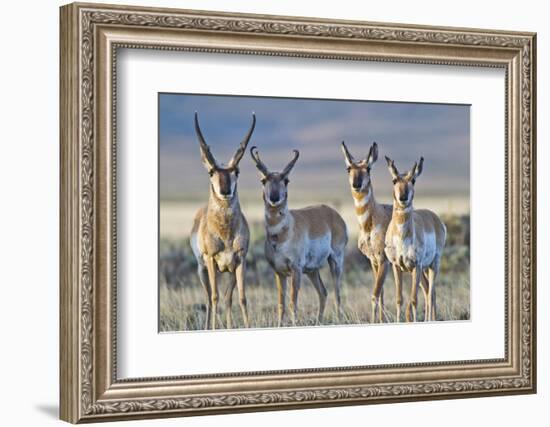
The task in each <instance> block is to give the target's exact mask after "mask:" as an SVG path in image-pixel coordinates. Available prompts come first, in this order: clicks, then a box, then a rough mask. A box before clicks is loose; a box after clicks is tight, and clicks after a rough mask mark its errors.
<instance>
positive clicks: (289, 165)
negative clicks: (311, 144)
mask: <svg viewBox="0 0 550 427" xmlns="http://www.w3.org/2000/svg"><path fill="white" fill-rule="evenodd" d="M292 152H293V153H294V158H293V159H292V160H291V161H290V163H289V164H288V165H286V167H285V169H284V170H283V172H282V173H281V175H283V176H284V177H285V178H286V177H287V176H288V174H289V173H290V171H291V170H292V168H293V167H294V165H295V163H296V161H297V160H298V157H300V152H299V151H298V150H292Z"/></svg>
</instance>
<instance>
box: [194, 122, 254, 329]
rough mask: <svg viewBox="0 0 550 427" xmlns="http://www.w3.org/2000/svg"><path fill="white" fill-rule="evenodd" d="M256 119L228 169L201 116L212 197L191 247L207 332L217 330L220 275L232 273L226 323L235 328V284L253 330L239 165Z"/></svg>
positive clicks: (198, 216)
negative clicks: (212, 146)
mask: <svg viewBox="0 0 550 427" xmlns="http://www.w3.org/2000/svg"><path fill="white" fill-rule="evenodd" d="M255 125H256V116H255V115H254V114H252V125H251V126H250V129H249V131H248V133H247V134H246V136H245V137H244V139H243V140H242V142H241V143H240V145H239V148H238V149H237V151H236V153H235V154H234V155H233V157H232V158H231V160H230V161H229V163H228V164H227V166H225V165H221V164H218V163H217V162H216V160H215V159H214V156H213V155H212V153H211V152H210V147H209V146H208V145H207V144H206V141H205V140H204V136H203V135H202V132H201V129H200V126H199V120H198V117H197V113H195V131H196V133H197V137H198V140H199V145H200V152H201V159H202V163H203V165H204V167H205V168H206V170H207V171H208V174H209V175H210V196H209V199H208V205H207V206H205V207H203V208H201V209H199V211H198V212H197V214H196V215H195V220H194V223H193V229H192V230H191V237H190V243H191V248H192V249H193V253H194V254H195V257H196V258H197V263H198V274H199V279H200V281H201V283H202V285H203V287H204V289H205V291H206V294H207V298H208V301H207V310H206V325H205V329H210V326H212V329H216V316H217V305H218V279H219V273H223V272H229V273H230V274H231V280H230V284H229V288H228V289H227V292H226V294H225V297H226V323H227V328H231V305H232V298H233V290H234V289H235V284H236V285H237V288H238V291H239V303H240V306H241V311H242V315H243V319H244V324H245V327H249V322H248V312H247V308H246V295H245V288H244V287H245V283H244V277H245V258H246V253H247V251H248V243H249V239H250V233H249V230H248V223H247V222H246V218H245V217H244V215H243V214H242V212H241V207H240V204H239V196H238V194H237V177H238V176H239V161H240V160H241V158H242V157H243V154H244V153H245V150H246V146H247V144H248V141H249V140H250V137H251V136H252V132H253V131H254V126H255Z"/></svg>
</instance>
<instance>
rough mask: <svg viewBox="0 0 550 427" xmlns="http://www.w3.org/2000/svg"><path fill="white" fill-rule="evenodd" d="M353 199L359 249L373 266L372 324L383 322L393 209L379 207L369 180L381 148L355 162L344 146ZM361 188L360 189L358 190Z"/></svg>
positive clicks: (398, 307)
mask: <svg viewBox="0 0 550 427" xmlns="http://www.w3.org/2000/svg"><path fill="white" fill-rule="evenodd" d="M342 148H343V151H344V155H345V161H346V165H347V167H348V180H349V184H350V187H351V195H352V197H353V200H354V205H355V215H356V217H357V220H358V223H359V236H358V239H357V246H358V247H359V250H360V251H361V253H362V254H363V255H365V256H366V257H367V258H368V259H369V262H370V264H371V269H372V274H373V276H374V286H373V289H372V296H371V306H372V313H371V321H372V322H377V321H379V322H382V321H383V320H384V302H383V300H384V296H383V295H384V288H383V286H384V281H385V278H386V275H387V271H388V268H389V262H388V259H387V257H386V253H385V246H386V245H385V238H386V230H387V227H388V224H389V222H390V219H391V211H392V208H391V206H390V205H385V204H380V203H377V201H376V198H375V197H374V190H373V186H372V181H371V177H370V169H371V167H372V165H373V164H374V162H376V159H377V158H378V146H377V144H376V143H373V144H372V146H371V149H370V151H369V154H368V155H367V157H366V158H365V159H363V160H359V161H356V160H355V159H353V157H352V156H351V153H349V151H348V150H347V147H346V146H345V144H344V143H342ZM356 186H359V188H355V187H356ZM398 300H399V298H398ZM400 307H401V305H400V301H399V302H398V304H397V314H396V319H397V320H399V318H400Z"/></svg>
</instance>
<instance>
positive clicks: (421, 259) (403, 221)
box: [385, 159, 446, 321]
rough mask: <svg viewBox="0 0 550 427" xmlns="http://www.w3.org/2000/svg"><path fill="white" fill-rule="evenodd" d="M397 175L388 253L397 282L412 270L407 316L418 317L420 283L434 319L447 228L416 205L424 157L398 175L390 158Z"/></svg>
mask: <svg viewBox="0 0 550 427" xmlns="http://www.w3.org/2000/svg"><path fill="white" fill-rule="evenodd" d="M387 161H388V165H389V168H390V172H391V173H392V176H393V178H394V195H393V199H394V203H393V213H392V220H391V222H390V224H389V226H388V231H387V233H386V239H385V241H386V255H387V257H388V259H389V260H390V262H391V263H392V265H393V267H394V276H395V280H396V282H398V281H399V282H401V274H402V272H409V273H411V274H412V285H411V296H410V302H409V305H408V307H407V320H411V318H412V320H414V321H416V304H417V291H418V286H419V285H420V286H422V290H423V292H424V297H425V299H426V315H425V320H426V321H429V320H435V319H436V312H435V289H434V287H435V278H436V276H437V274H438V272H439V265H440V261H441V256H442V253H443V248H444V246H445V239H446V228H445V225H444V224H443V222H442V221H441V219H440V218H439V217H438V216H437V215H436V214H435V213H434V212H432V211H430V210H427V209H419V210H415V209H414V208H413V197H414V181H415V179H416V177H417V176H418V175H420V173H421V171H422V164H423V159H421V161H420V164H419V165H418V166H417V164H415V166H414V167H413V169H412V170H411V171H410V172H408V173H407V174H403V175H399V174H398V172H397V169H395V166H394V165H393V161H391V160H390V159H387Z"/></svg>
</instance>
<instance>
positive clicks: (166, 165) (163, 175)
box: [159, 93, 470, 331]
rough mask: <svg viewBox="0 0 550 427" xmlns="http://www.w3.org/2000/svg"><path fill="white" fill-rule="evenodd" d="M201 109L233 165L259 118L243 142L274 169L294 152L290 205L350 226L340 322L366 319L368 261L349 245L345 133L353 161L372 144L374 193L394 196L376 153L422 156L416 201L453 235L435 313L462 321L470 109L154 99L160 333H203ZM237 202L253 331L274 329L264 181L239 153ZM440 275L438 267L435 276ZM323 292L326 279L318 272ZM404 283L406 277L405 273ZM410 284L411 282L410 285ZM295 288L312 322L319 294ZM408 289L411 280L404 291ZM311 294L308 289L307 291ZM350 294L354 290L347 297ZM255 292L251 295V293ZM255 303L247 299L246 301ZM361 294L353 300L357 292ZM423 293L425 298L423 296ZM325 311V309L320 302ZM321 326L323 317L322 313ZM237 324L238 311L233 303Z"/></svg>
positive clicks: (206, 130) (389, 291)
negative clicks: (246, 229) (192, 236)
mask: <svg viewBox="0 0 550 427" xmlns="http://www.w3.org/2000/svg"><path fill="white" fill-rule="evenodd" d="M195 111H197V112H198V114H199V120H200V125H201V129H202V132H203V134H204V136H205V139H206V141H207V143H208V144H209V145H210V146H211V150H212V153H213V154H214V157H215V158H216V159H217V161H218V162H219V163H226V162H228V161H229V159H230V158H231V156H232V155H233V153H234V152H235V150H236V148H237V146H238V144H239V142H240V141H241V140H242V138H243V136H244V135H245V133H246V132H247V130H248V129H249V127H250V124H251V119H252V112H255V114H256V118H257V123H256V129H255V131H254V133H253V135H252V138H251V140H250V143H249V147H250V146H252V145H256V146H258V148H259V150H260V154H261V156H262V159H263V161H264V162H265V163H266V164H267V166H268V167H269V168H270V170H281V169H282V168H283V167H284V166H285V165H286V163H287V162H288V161H289V160H290V158H291V151H292V150H293V149H298V150H300V159H299V160H298V163H297V164H296V166H295V168H294V169H293V171H292V174H291V176H290V181H291V182H290V184H289V206H290V207H291V208H297V207H302V206H306V205H310V204H316V203H325V204H329V205H331V206H332V207H334V208H335V209H337V210H338V211H339V212H340V214H341V215H342V217H343V218H344V220H345V221H346V223H347V226H348V232H349V235H350V242H349V243H348V254H347V261H346V264H347V268H346V270H347V273H346V279H345V282H346V285H347V291H346V290H345V292H348V293H349V295H348V296H349V298H348V299H349V302H350V304H352V305H348V307H347V308H348V316H347V317H346V318H345V319H344V323H365V322H368V321H370V319H369V313H368V311H370V289H371V287H372V275H371V273H370V271H369V270H370V266H369V264H368V261H367V260H366V258H365V257H364V256H363V255H362V254H361V253H360V252H359V251H358V250H357V249H356V246H357V232H358V226H357V220H356V219H355V216H354V209H353V201H352V198H351V194H350V190H349V184H348V181H347V174H346V171H345V163H344V159H343V155H342V153H341V151H340V143H341V141H342V140H344V141H345V142H346V144H347V145H348V148H349V149H350V151H351V152H352V154H353V155H354V157H355V158H363V157H365V156H366V155H367V153H368V150H369V148H370V145H371V144H372V142H373V141H376V142H377V143H378V145H379V159H378V162H377V163H376V164H375V166H374V167H373V171H372V179H373V185H374V193H375V196H376V199H377V200H378V201H379V202H382V203H391V178H390V174H389V172H388V171H387V168H386V163H385V160H384V155H388V156H389V157H391V158H392V159H394V160H395V164H396V166H397V168H398V170H399V171H400V172H404V171H406V170H408V169H410V168H411V167H412V165H413V164H414V162H415V161H416V160H418V158H419V157H420V156H423V157H424V159H425V162H424V170H423V173H422V176H421V177H420V178H419V179H418V181H417V183H416V193H415V208H428V209H431V210H433V211H435V212H436V213H438V214H439V215H441V216H442V217H443V218H444V221H445V223H446V225H447V228H448V231H449V236H448V241H447V245H446V249H445V251H446V252H445V254H444V260H443V266H442V275H441V278H440V279H441V282H442V283H444V284H445V283H447V285H446V286H441V290H440V289H439V288H438V299H439V300H440V301H441V302H442V303H440V304H439V306H440V313H439V314H438V317H439V319H440V320H464V319H468V318H469V211H470V203H469V197H470V146H469V144H470V142H469V140H470V138H469V135H470V108H469V106H468V105H449V104H420V103H396V102H379V101H355V100H352V101H346V100H318V99H292V98H271V97H269V98H268V97H248V96H247V97H240V96H216V95H188V94H170V93H162V94H159V162H160V164H159V170H160V172H159V177H160V182H159V187H160V239H161V241H160V277H159V283H160V308H159V310H160V313H159V314H160V317H159V318H160V326H159V329H160V330H161V331H172V330H188V329H200V328H201V327H202V324H201V318H202V316H203V312H204V295H203V293H204V291H203V289H202V287H201V286H200V283H199V282H198V279H197V277H196V270H195V269H196V263H195V260H194V258H193V256H192V254H191V252H190V247H189V244H188V241H187V240H188V236H189V233H190V230H191V226H192V222H193V217H194V215H195V212H196V211H197V209H198V208H199V207H201V206H203V205H204V204H206V202H207V200H208V189H209V184H208V175H207V173H206V171H205V169H204V168H203V166H202V163H201V161H200V153H199V147H198V142H197V138H196V135H195V129H194V124H193V115H194V112H195ZM240 169H241V174H240V176H239V183H238V189H239V197H240V201H241V207H242V210H243V213H244V214H245V216H246V217H247V219H248V221H249V224H250V226H251V247H250V251H249V256H248V258H249V259H248V260H247V261H248V265H249V269H248V273H247V274H248V275H249V276H250V277H247V286H248V288H249V290H250V291H249V298H248V299H249V304H250V305H255V306H256V307H257V308H259V307H261V309H260V310H259V311H258V312H257V313H254V317H255V322H254V323H255V326H256V327H269V326H273V324H274V320H275V318H276V316H275V310H276V304H274V301H275V295H276V294H275V286H274V282H273V277H272V275H273V273H272V272H271V271H270V268H269V266H268V265H267V263H266V262H265V260H263V241H264V230H263V202H262V198H261V184H260V182H259V175H258V173H257V171H256V169H255V167H254V164H253V162H252V160H251V158H250V155H249V154H248V152H247V154H246V155H245V156H244V157H243V159H242V160H241V168H240ZM443 273H444V274H443ZM322 274H323V278H324V279H325V280H324V282H325V285H326V286H327V289H328V290H329V295H331V294H330V290H331V289H332V283H331V282H330V280H328V279H329V276H328V275H326V272H323V273H322ZM406 280H409V279H406ZM407 283H408V282H407ZM393 286H394V285H393V277H391V274H390V275H388V278H387V279H386V285H385V294H386V300H387V301H386V304H387V310H388V313H387V316H388V318H389V319H391V317H392V313H393V312H394V310H395V309H394V307H393V302H392V299H394V293H393ZM310 288H312V287H311V286H309V285H306V286H303V288H302V289H303V292H302V294H303V295H301V298H302V300H303V301H302V303H304V304H305V305H304V316H303V324H304V325H309V324H313V323H314V318H315V315H314V313H315V310H316V302H317V297H316V294H314V292H313V291H312V289H310ZM404 289H405V294H406V295H407V293H408V289H409V285H406V286H405V287H404ZM310 291H311V294H310ZM355 293H357V295H355ZM256 294H257V295H256ZM251 296H252V300H255V299H256V301H255V303H254V304H253V303H252V302H250V301H251ZM356 296H357V298H356ZM420 299H421V300H422V298H420ZM327 307H329V306H327ZM327 315H328V316H327V322H328V323H330V322H331V316H330V310H327ZM234 318H236V319H235V322H236V323H237V324H236V325H235V326H239V325H238V319H239V317H238V310H237V309H235V316H234Z"/></svg>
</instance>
